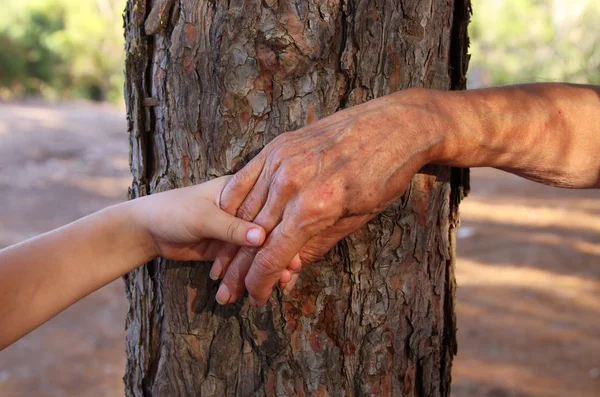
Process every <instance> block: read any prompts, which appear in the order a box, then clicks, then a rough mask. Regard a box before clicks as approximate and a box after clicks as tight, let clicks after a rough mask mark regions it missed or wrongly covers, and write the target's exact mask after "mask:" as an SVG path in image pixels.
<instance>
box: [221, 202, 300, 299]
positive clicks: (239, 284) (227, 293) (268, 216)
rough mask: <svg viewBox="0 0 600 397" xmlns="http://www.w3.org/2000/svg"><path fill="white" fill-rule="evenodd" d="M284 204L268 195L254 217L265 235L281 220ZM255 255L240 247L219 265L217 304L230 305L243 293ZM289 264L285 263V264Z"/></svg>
mask: <svg viewBox="0 0 600 397" xmlns="http://www.w3.org/2000/svg"><path fill="white" fill-rule="evenodd" d="M286 204H287V197H285V196H283V197H279V195H277V194H276V193H274V194H270V195H269V198H268V199H267V202H266V204H265V206H264V207H263V209H262V210H261V211H260V213H259V214H258V215H257V216H256V219H255V220H254V222H255V223H256V224H259V225H261V226H262V227H263V228H264V229H265V231H266V233H267V234H268V233H270V232H271V230H273V229H274V228H275V226H277V224H278V223H279V221H280V220H281V216H282V213H283V210H284V208H285V206H286ZM256 253H257V249H256V248H248V247H242V248H240V249H239V250H238V252H237V254H236V255H235V257H234V258H233V260H231V262H230V263H225V262H223V263H221V266H222V267H223V271H222V275H223V281H222V282H221V286H220V287H219V290H218V291H217V296H216V300H217V302H219V303H222V304H227V303H232V302H235V301H236V300H237V299H238V298H239V297H240V296H241V295H242V294H243V293H244V291H245V290H246V285H245V278H246V274H248V269H249V268H250V265H251V264H252V261H253V260H254V256H255V255H256ZM289 262H290V261H288V262H286V264H287V263H289Z"/></svg>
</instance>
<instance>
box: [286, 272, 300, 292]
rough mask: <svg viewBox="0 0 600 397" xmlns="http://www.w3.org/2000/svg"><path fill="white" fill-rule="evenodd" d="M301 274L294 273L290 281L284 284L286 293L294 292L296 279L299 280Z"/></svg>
mask: <svg viewBox="0 0 600 397" xmlns="http://www.w3.org/2000/svg"><path fill="white" fill-rule="evenodd" d="M299 276H300V273H294V274H292V278H291V279H290V281H288V282H287V283H285V285H284V286H283V293H284V294H286V295H287V294H289V293H290V292H292V290H293V289H294V285H296V281H298V277H299Z"/></svg>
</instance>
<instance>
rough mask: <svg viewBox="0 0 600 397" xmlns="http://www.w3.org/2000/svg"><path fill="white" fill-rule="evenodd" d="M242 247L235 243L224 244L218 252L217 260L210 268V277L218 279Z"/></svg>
mask: <svg viewBox="0 0 600 397" xmlns="http://www.w3.org/2000/svg"><path fill="white" fill-rule="evenodd" d="M239 249H240V247H239V246H238V245H235V244H224V245H223V246H222V247H221V248H220V249H219V250H218V251H217V253H216V255H215V260H214V262H213V265H212V267H211V268H210V278H211V279H213V280H218V279H220V278H221V277H223V275H224V274H225V271H224V270H225V269H226V266H228V265H229V264H230V263H231V261H232V260H233V258H235V255H236V254H237V252H238V250H239Z"/></svg>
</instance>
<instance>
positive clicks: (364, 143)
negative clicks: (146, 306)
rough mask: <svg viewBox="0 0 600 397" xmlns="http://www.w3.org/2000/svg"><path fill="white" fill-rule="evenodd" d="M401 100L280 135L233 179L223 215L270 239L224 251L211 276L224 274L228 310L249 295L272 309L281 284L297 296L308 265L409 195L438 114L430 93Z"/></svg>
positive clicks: (224, 194) (220, 293) (414, 93)
mask: <svg viewBox="0 0 600 397" xmlns="http://www.w3.org/2000/svg"><path fill="white" fill-rule="evenodd" d="M395 95H396V94H394V95H390V96H388V97H383V98H380V99H376V100H373V101H371V102H368V103H366V104H363V105H360V106H356V107H353V108H350V109H347V110H344V111H341V112H338V113H336V114H334V115H332V116H329V117H327V118H324V119H322V120H320V121H318V122H315V123H313V124H311V125H308V126H306V127H304V128H302V129H300V130H297V131H294V132H288V133H285V134H282V135H280V136H278V137H277V138H276V139H274V140H273V141H272V142H271V143H269V145H267V146H266V147H265V148H264V149H263V150H262V151H261V152H260V153H259V154H258V155H257V156H256V157H255V158H254V159H253V160H252V161H251V162H250V163H249V164H248V165H247V166H246V167H244V168H243V169H242V170H241V171H239V172H238V173H237V174H235V175H234V176H233V178H231V179H230V180H229V181H228V183H227V184H226V186H225V188H224V190H223V192H222V194H221V208H223V209H224V210H225V211H227V212H228V213H230V214H236V216H238V217H240V218H242V219H245V220H248V221H253V222H254V223H256V224H258V225H261V226H262V227H263V228H264V229H265V230H266V232H267V234H268V238H267V240H266V241H265V243H264V245H263V246H262V247H261V248H249V247H243V248H239V249H238V247H234V246H231V245H230V246H226V247H223V248H221V249H220V251H219V252H218V253H217V259H216V261H215V263H214V265H213V268H212V270H211V275H212V277H215V278H216V277H219V276H222V277H223V281H222V284H221V287H220V289H219V291H218V293H217V300H218V301H219V302H220V303H231V302H234V301H235V300H236V299H237V298H239V297H240V296H241V294H243V292H244V290H245V289H247V290H248V293H249V298H250V302H251V304H253V305H262V304H264V303H265V302H266V301H267V299H268V298H269V296H270V294H271V292H272V288H273V286H274V285H275V284H276V283H277V281H280V286H282V287H285V288H286V290H289V289H291V287H292V286H293V283H294V282H295V280H296V277H297V273H298V271H299V269H300V265H301V264H308V263H311V262H313V261H315V260H316V259H318V258H320V257H322V256H323V255H324V254H325V253H326V252H327V251H329V249H330V248H331V247H332V246H333V245H334V244H335V243H336V242H338V241H339V240H340V239H342V238H344V237H345V236H347V235H348V234H350V233H352V232H353V231H355V230H357V229H358V228H360V227H361V226H363V225H364V224H365V223H366V222H368V221H369V220H370V219H372V218H373V217H375V216H376V215H377V214H378V213H380V212H381V211H383V210H384V209H385V208H386V207H388V206H389V205H390V204H391V203H392V202H394V201H395V200H396V199H398V198H399V197H400V196H401V194H402V193H403V192H404V190H405V188H406V186H407V184H408V183H409V181H410V179H411V178H412V176H413V175H414V174H415V172H417V171H418V170H419V168H421V167H422V166H423V165H424V164H426V163H427V161H428V158H429V156H430V152H431V148H432V147H433V146H434V144H435V143H436V142H437V140H436V138H434V137H431V134H428V133H425V131H424V130H423V129H422V128H421V125H420V124H419V122H418V120H421V119H423V116H426V114H425V113H427V112H428V110H427V106H426V105H424V101H423V100H422V92H421V91H419V90H409V91H404V92H403V97H402V100H399V97H397V95H396V97H395ZM424 112H425V113H424ZM286 267H287V268H288V269H287V270H286ZM286 283H287V285H286Z"/></svg>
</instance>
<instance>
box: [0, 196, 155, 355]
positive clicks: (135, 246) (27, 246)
mask: <svg viewBox="0 0 600 397" xmlns="http://www.w3.org/2000/svg"><path fill="white" fill-rule="evenodd" d="M130 205H131V202H129V203H123V204H119V205H117V206H113V207H110V208H107V209H105V210H103V211H100V212H98V213H95V214H92V215H90V216H88V217H86V218H83V219H80V220H78V221H76V222H74V223H71V224H69V225H67V226H64V227H62V228H60V229H57V230H54V231H51V232H49V233H46V234H44V235H42V236H39V237H37V238H34V239H31V240H28V241H26V242H23V243H21V244H17V245H15V246H12V247H9V248H7V249H4V250H0V274H1V275H2V277H0V330H1V331H0V349H2V348H4V347H6V346H8V345H9V344H11V343H12V342H14V341H15V340H17V339H18V338H20V337H21V336H23V335H25V334H27V333H28V332H30V331H31V330H33V329H34V328H36V327H37V326H39V325H41V324H43V323H44V322H46V321H47V320H48V319H50V318H52V317H53V316H55V315H56V314H58V313H60V312H61V311H63V310H64V309H66V308H67V307H68V306H70V305H71V304H73V303H75V302H76V301H78V300H79V299H81V298H83V297H84V296H86V295H88V294H90V293H91V292H93V291H95V290H97V289H99V288H100V287H102V286H104V285H106V284H108V283H110V282H111V281H113V280H115V279H117V278H118V277H120V276H122V275H124V274H125V273H127V272H129V271H131V270H132V269H134V268H136V267H137V266H139V265H141V264H143V263H145V262H146V261H148V260H150V259H151V257H152V254H151V252H152V250H153V246H152V244H151V242H150V241H148V239H147V237H146V235H145V234H144V233H143V231H142V230H140V229H139V226H137V224H136V222H134V221H133V219H132V211H130Z"/></svg>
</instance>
